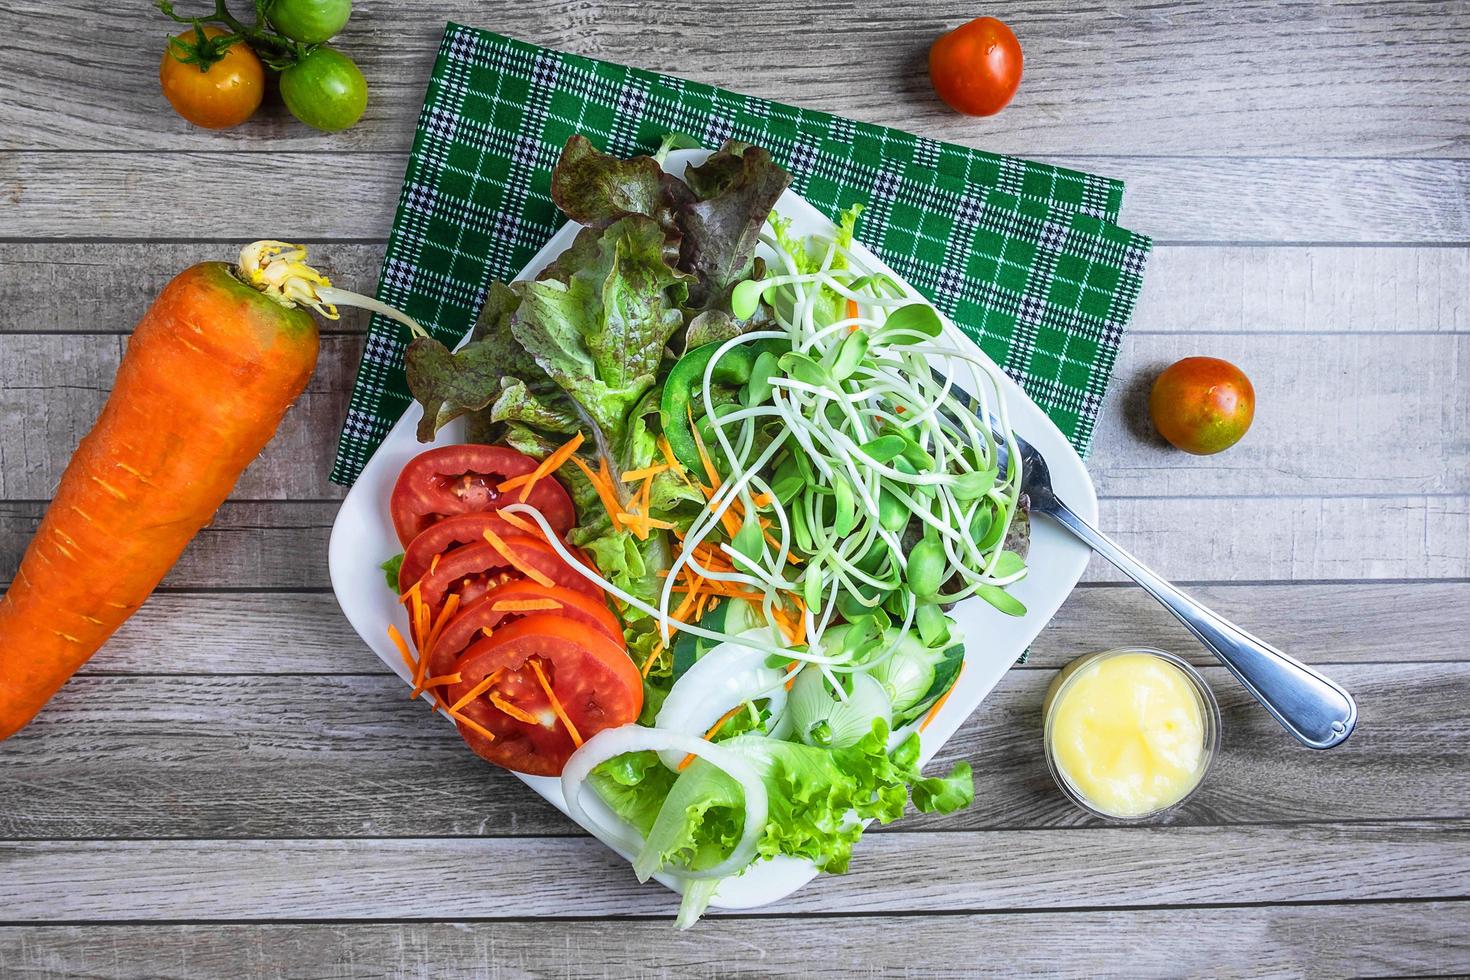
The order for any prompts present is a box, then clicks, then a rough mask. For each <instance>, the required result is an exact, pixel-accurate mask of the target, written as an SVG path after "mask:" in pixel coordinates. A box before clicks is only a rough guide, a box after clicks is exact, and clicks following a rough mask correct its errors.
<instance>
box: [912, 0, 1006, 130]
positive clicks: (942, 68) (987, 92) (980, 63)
mask: <svg viewBox="0 0 1470 980" xmlns="http://www.w3.org/2000/svg"><path fill="white" fill-rule="evenodd" d="M929 79H930V81H932V82H933V83H934V91H935V92H938V93H939V97H940V98H941V99H943V100H944V101H945V102H947V103H949V105H950V108H952V109H956V110H958V111H959V112H963V113H965V114H966V115H968V116H993V115H995V114H996V113H997V112H999V111H1000V110H1002V109H1004V108H1005V107H1006V104H1007V103H1008V102H1010V101H1011V97H1012V96H1014V95H1015V94H1016V88H1017V87H1018V86H1019V85H1020V84H1021V42H1020V41H1017V40H1016V35H1015V34H1013V33H1012V32H1011V29H1010V28H1009V27H1007V26H1006V25H1004V24H1002V23H1001V22H1000V21H998V20H996V19H995V18H994V17H977V18H976V19H975V20H972V21H970V22H969V23H968V24H963V25H961V26H959V27H957V28H955V29H954V30H952V31H950V32H949V33H948V34H945V35H943V36H941V37H940V38H939V40H937V41H935V42H934V45H933V46H932V47H931V48H930V49H929Z"/></svg>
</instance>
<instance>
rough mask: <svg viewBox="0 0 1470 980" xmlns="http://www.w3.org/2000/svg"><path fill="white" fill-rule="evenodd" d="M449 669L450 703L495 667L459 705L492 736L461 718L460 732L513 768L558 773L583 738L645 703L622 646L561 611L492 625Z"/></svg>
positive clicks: (627, 719)
mask: <svg viewBox="0 0 1470 980" xmlns="http://www.w3.org/2000/svg"><path fill="white" fill-rule="evenodd" d="M533 665H534V666H533ZM538 667H539V668H540V671H541V674H542V676H543V677H545V679H546V685H547V686H548V687H550V689H551V693H552V694H553V695H554V696H555V698H556V704H557V705H559V706H560V709H561V711H560V713H559V712H558V711H557V708H556V706H553V704H552V701H551V698H550V697H548V696H547V692H546V689H545V687H543V686H542V683H541V678H539V677H537V675H536V668H538ZM455 670H456V671H457V672H458V674H459V676H460V681H459V683H458V684H455V685H453V686H451V687H450V688H449V691H448V693H447V694H445V695H444V697H445V699H446V700H447V701H448V702H449V703H450V704H455V703H457V702H458V701H459V700H460V699H461V698H463V697H465V696H466V695H468V694H469V693H470V692H471V691H473V690H474V688H475V687H476V686H477V685H478V684H479V683H480V682H481V681H483V680H484V679H485V678H487V677H490V676H491V675H492V674H493V675H495V682H494V684H493V686H492V687H491V688H490V689H489V690H488V691H486V692H485V693H483V694H481V695H479V696H477V697H476V698H475V699H474V700H473V701H470V702H468V703H467V704H465V705H464V706H463V707H462V708H460V712H459V713H460V714H462V715H463V716H465V717H466V718H468V719H470V720H471V721H473V722H475V723H476V724H477V725H479V726H480V727H481V728H484V729H486V730H487V731H489V732H490V733H491V734H492V735H493V736H494V739H493V740H492V739H487V738H486V737H485V736H484V735H482V734H480V733H479V732H477V731H475V730H474V729H473V728H470V727H469V726H468V725H464V724H461V725H460V726H459V732H460V735H461V736H463V738H464V740H465V741H466V742H467V743H468V744H469V746H470V748H471V749H473V750H474V751H475V754H476V755H478V756H480V757H481V758H482V759H485V760H487V761H489V762H493V763H495V764H496V765H499V766H504V767H505V768H507V769H513V770H515V771H516V772H524V773H530V774H533V775H537V776H556V775H559V774H560V773H561V770H562V767H563V766H565V765H566V761H567V759H568V757H570V756H571V754H572V753H573V752H575V751H576V749H577V746H578V745H579V744H580V743H581V742H582V741H585V740H586V739H589V738H591V737H592V736H593V735H596V734H597V733H598V732H600V731H602V730H603V729H604V728H613V727H616V726H618V725H626V724H629V723H631V722H633V721H635V720H636V719H637V718H638V712H639V711H641V710H642V709H643V678H642V677H641V676H640V675H639V673H638V668H637V667H636V666H634V664H633V661H632V660H631V659H630V658H629V657H628V653H627V650H625V649H624V648H623V646H622V645H621V644H620V643H617V642H614V641H613V640H610V639H608V638H607V636H605V635H604V634H603V633H602V632H601V631H600V630H598V629H595V628H592V627H589V626H586V625H585V624H582V623H575V622H572V621H570V620H567V619H564V618H562V617H560V616H555V615H544V614H543V615H538V616H527V617H526V618H525V619H520V620H517V621H516V622H514V623H511V624H510V625H509V626H506V627H503V628H501V629H498V630H496V631H495V633H494V635H492V636H489V637H486V638H485V639H482V640H480V641H478V642H476V643H475V644H473V645H472V646H471V647H470V648H469V649H468V650H466V651H465V652H464V656H462V657H460V658H459V661H458V663H456V665H455ZM497 702H499V703H497ZM507 709H509V710H507ZM563 716H565V717H564V718H563ZM568 722H570V725H571V728H575V730H576V736H575V737H574V736H573V735H572V731H571V728H569V727H568Z"/></svg>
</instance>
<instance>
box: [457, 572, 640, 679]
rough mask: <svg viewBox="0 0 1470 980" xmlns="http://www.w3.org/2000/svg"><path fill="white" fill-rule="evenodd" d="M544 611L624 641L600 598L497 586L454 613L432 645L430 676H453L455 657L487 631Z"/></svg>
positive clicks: (557, 589) (525, 583) (529, 585)
mask: <svg viewBox="0 0 1470 980" xmlns="http://www.w3.org/2000/svg"><path fill="white" fill-rule="evenodd" d="M543 613H544V614H546V615H549V616H556V617H560V618H562V619H566V620H568V621H570V622H573V623H579V624H581V625H583V626H587V627H590V628H592V629H595V630H599V631H601V632H602V633H604V634H606V636H607V638H608V639H610V640H612V641H613V642H614V643H618V644H621V643H622V642H623V627H622V624H621V623H619V622H618V617H616V616H614V615H613V613H612V610H610V609H608V608H607V603H606V602H605V601H604V600H602V599H594V598H592V597H590V596H588V595H586V594H585V593H582V592H574V591H573V590H571V589H567V588H563V587H561V586H559V585H553V586H549V587H548V586H544V585H538V584H537V583H535V582H532V581H530V580H529V579H518V580H516V581H513V582H506V583H505V584H504V585H500V586H497V587H495V588H494V589H492V590H491V591H490V592H489V593H487V594H486V595H485V597H484V598H483V599H479V600H476V601H475V602H472V603H470V605H469V606H467V607H465V608H462V609H461V610H460V611H459V612H457V613H455V614H454V616H453V617H452V618H451V619H450V620H449V622H448V623H446V624H445V625H444V631H443V632H442V633H440V634H439V637H438V639H436V640H435V641H434V649H433V650H432V651H431V653H430V657H429V674H430V675H431V676H435V677H438V676H442V675H445V674H452V673H454V663H455V661H457V660H458V659H459V655H460V654H461V653H463V652H464V651H465V649H466V648H467V647H468V646H469V645H470V644H472V643H474V642H475V641H476V640H478V639H481V638H483V637H484V635H485V630H492V631H493V630H496V629H499V628H500V627H501V626H502V624H508V623H510V622H513V621H514V620H516V619H520V618H521V617H524V616H535V615H540V614H543Z"/></svg>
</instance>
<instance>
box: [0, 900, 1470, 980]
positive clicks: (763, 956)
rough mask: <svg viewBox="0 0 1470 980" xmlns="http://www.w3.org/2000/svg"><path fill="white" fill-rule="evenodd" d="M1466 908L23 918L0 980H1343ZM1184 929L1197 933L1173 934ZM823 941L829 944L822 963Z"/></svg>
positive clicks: (1458, 924) (1447, 965)
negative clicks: (480, 918)
mask: <svg viewBox="0 0 1470 980" xmlns="http://www.w3.org/2000/svg"><path fill="white" fill-rule="evenodd" d="M1467 917H1470V905H1466V904H1465V903H1459V902H1412V903H1404V904H1392V905H1309V906H1293V907H1279V908H1219V909H1159V910H1144V911H1126V912H1118V911H1106V910H1102V911H1087V912H1045V913H1035V912H1004V913H996V914H991V915H965V916H955V915H932V916H931V915H909V916H896V915H884V916H873V917H867V916H864V917H861V918H849V917H821V918H796V919H791V920H789V921H787V922H784V923H782V925H781V928H780V930H779V932H777V933H775V934H773V933H772V931H771V924H770V922H769V921H764V920H762V919H753V920H752V919H743V918H732V917H728V916H718V917H711V918H709V919H707V920H705V921H704V922H702V923H700V924H699V926H698V927H697V928H696V929H694V930H693V931H691V932H678V931H675V930H674V929H671V928H670V927H669V925H668V923H666V922H659V921H653V922H648V921H638V920H634V921H622V922H618V923H617V924H616V925H612V924H609V923H606V922H576V921H572V922H546V921H537V922H514V921H497V922H467V923H417V922H405V923H362V924H334V925H180V926H11V927H6V928H0V972H4V973H6V974H7V975H11V976H16V977H26V978H33V980H62V978H65V980H73V978H77V977H97V978H104V977H105V978H107V980H166V978H179V980H193V978H195V977H199V976H218V977H244V976H261V975H271V976H275V975H280V976H336V975H339V974H340V973H341V972H342V971H343V970H344V969H346V968H348V965H349V964H350V970H351V975H352V976H354V977H357V978H362V980H367V978H375V977H383V978H387V977H400V976H403V975H404V974H405V973H406V972H409V973H411V972H416V971H428V972H431V973H432V975H433V976H435V977H437V978H441V980H458V978H466V980H468V978H481V977H488V978H502V977H504V978H509V977H523V976H527V975H533V976H534V975H547V974H555V975H557V976H564V977H611V976H624V977H631V976H636V977H641V978H683V977H696V976H705V975H709V974H711V973H717V974H718V975H719V976H722V977H727V978H748V980H765V978H768V977H773V976H802V977H840V978H851V977H881V976H922V977H934V978H941V977H943V978H950V977H953V978H961V977H970V976H973V975H974V971H976V970H983V971H985V972H994V973H997V974H1004V975H1009V976H1055V977H1062V976H1126V977H1133V978H1139V980H1143V978H1150V977H1177V976H1206V975H1210V976H1219V975H1222V974H1225V975H1242V976H1252V977H1258V978H1268V977H1302V976H1307V977H1332V976H1349V975H1381V976H1390V975H1418V974H1453V973H1464V972H1466V971H1470V945H1467V943H1466V940H1465V934H1466V932H1467V931H1470V918H1467ZM1183 937H1188V941H1187V942H1183V941H1179V942H1173V941H1168V940H1169V939H1175V938H1177V939H1182V938H1183ZM815 950H820V954H816V955H814V952H813V951H815Z"/></svg>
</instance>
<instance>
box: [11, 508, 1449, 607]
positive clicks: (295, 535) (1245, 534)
mask: <svg viewBox="0 0 1470 980" xmlns="http://www.w3.org/2000/svg"><path fill="white" fill-rule="evenodd" d="M44 508H45V505H44V504H43V503H40V502H36V501H12V502H3V501H0V582H7V581H9V579H10V577H11V576H12V575H13V574H14V573H15V568H16V567H17V566H18V565H19V564H20V558H21V555H22V554H23V553H24V551H25V547H26V545H27V544H28V543H29V541H30V538H31V535H32V534H33V533H34V532H35V528H36V524H37V523H38V522H39V521H40V518H41V513H42V511H43V510H44ZM336 512H337V503H336V501H320V502H288V501H231V502H227V503H226V504H225V505H224V506H223V507H221V508H220V510H219V513H218V514H216V515H215V521H214V523H213V524H212V525H211V526H210V527H208V528H205V529H204V530H203V531H202V532H200V534H199V536H198V537H197V538H196V539H195V540H194V542H193V543H192V544H190V545H189V547H188V548H187V549H186V550H185V551H184V554H183V556H182V557H181V558H180V559H179V563H178V564H177V565H175V566H174V569H173V571H171V572H170V573H169V574H168V576H167V577H166V578H165V579H164V584H165V585H166V586H169V587H172V588H177V589H190V588H193V589H200V588H228V589H237V590H258V589H278V588H316V589H323V588H327V587H328V586H329V585H330V584H331V583H330V580H329V579H328V577H327V541H328V538H329V537H330V534H331V527H332V521H333V519H334V518H335V516H336ZM1100 526H1101V527H1102V528H1103V529H1104V530H1106V531H1107V532H1108V533H1110V534H1112V535H1113V536H1114V537H1116V538H1117V539H1118V541H1119V542H1120V543H1122V545H1123V546H1124V547H1125V548H1128V549H1129V550H1131V551H1132V552H1134V553H1135V554H1137V555H1138V556H1139V557H1140V558H1142V559H1143V560H1144V561H1146V562H1148V563H1149V564H1150V565H1152V566H1153V567H1154V568H1155V569H1157V570H1158V571H1159V572H1161V573H1162V574H1164V575H1165V576H1167V577H1169V578H1172V579H1175V580H1177V581H1180V582H1232V581H1234V582H1274V581H1287V580H1293V579H1296V580H1302V579H1304V580H1308V581H1337V582H1348V581H1354V580H1357V579H1363V578H1368V579H1383V580H1402V579H1414V580H1417V579H1439V578H1448V579H1463V578H1470V497H1466V496H1423V497H1336V498H1328V499H1317V498H1297V499H1262V498H1253V497H1201V498H1196V499H1187V498H1174V497H1160V498H1118V499H1111V500H1104V501H1103V503H1102V517H1101V519H1100ZM383 557H384V559H386V558H388V557H391V556H388V555H384V556H383ZM1085 580H1086V581H1095V582H1119V581H1123V580H1124V579H1123V578H1122V576H1121V575H1120V574H1119V573H1118V572H1116V571H1115V570H1113V569H1112V568H1110V567H1108V566H1106V565H1105V564H1104V563H1103V562H1102V560H1101V559H1097V560H1095V561H1094V562H1093V564H1092V565H1091V566H1090V567H1089V569H1088V572H1087V575H1086V576H1085Z"/></svg>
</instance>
